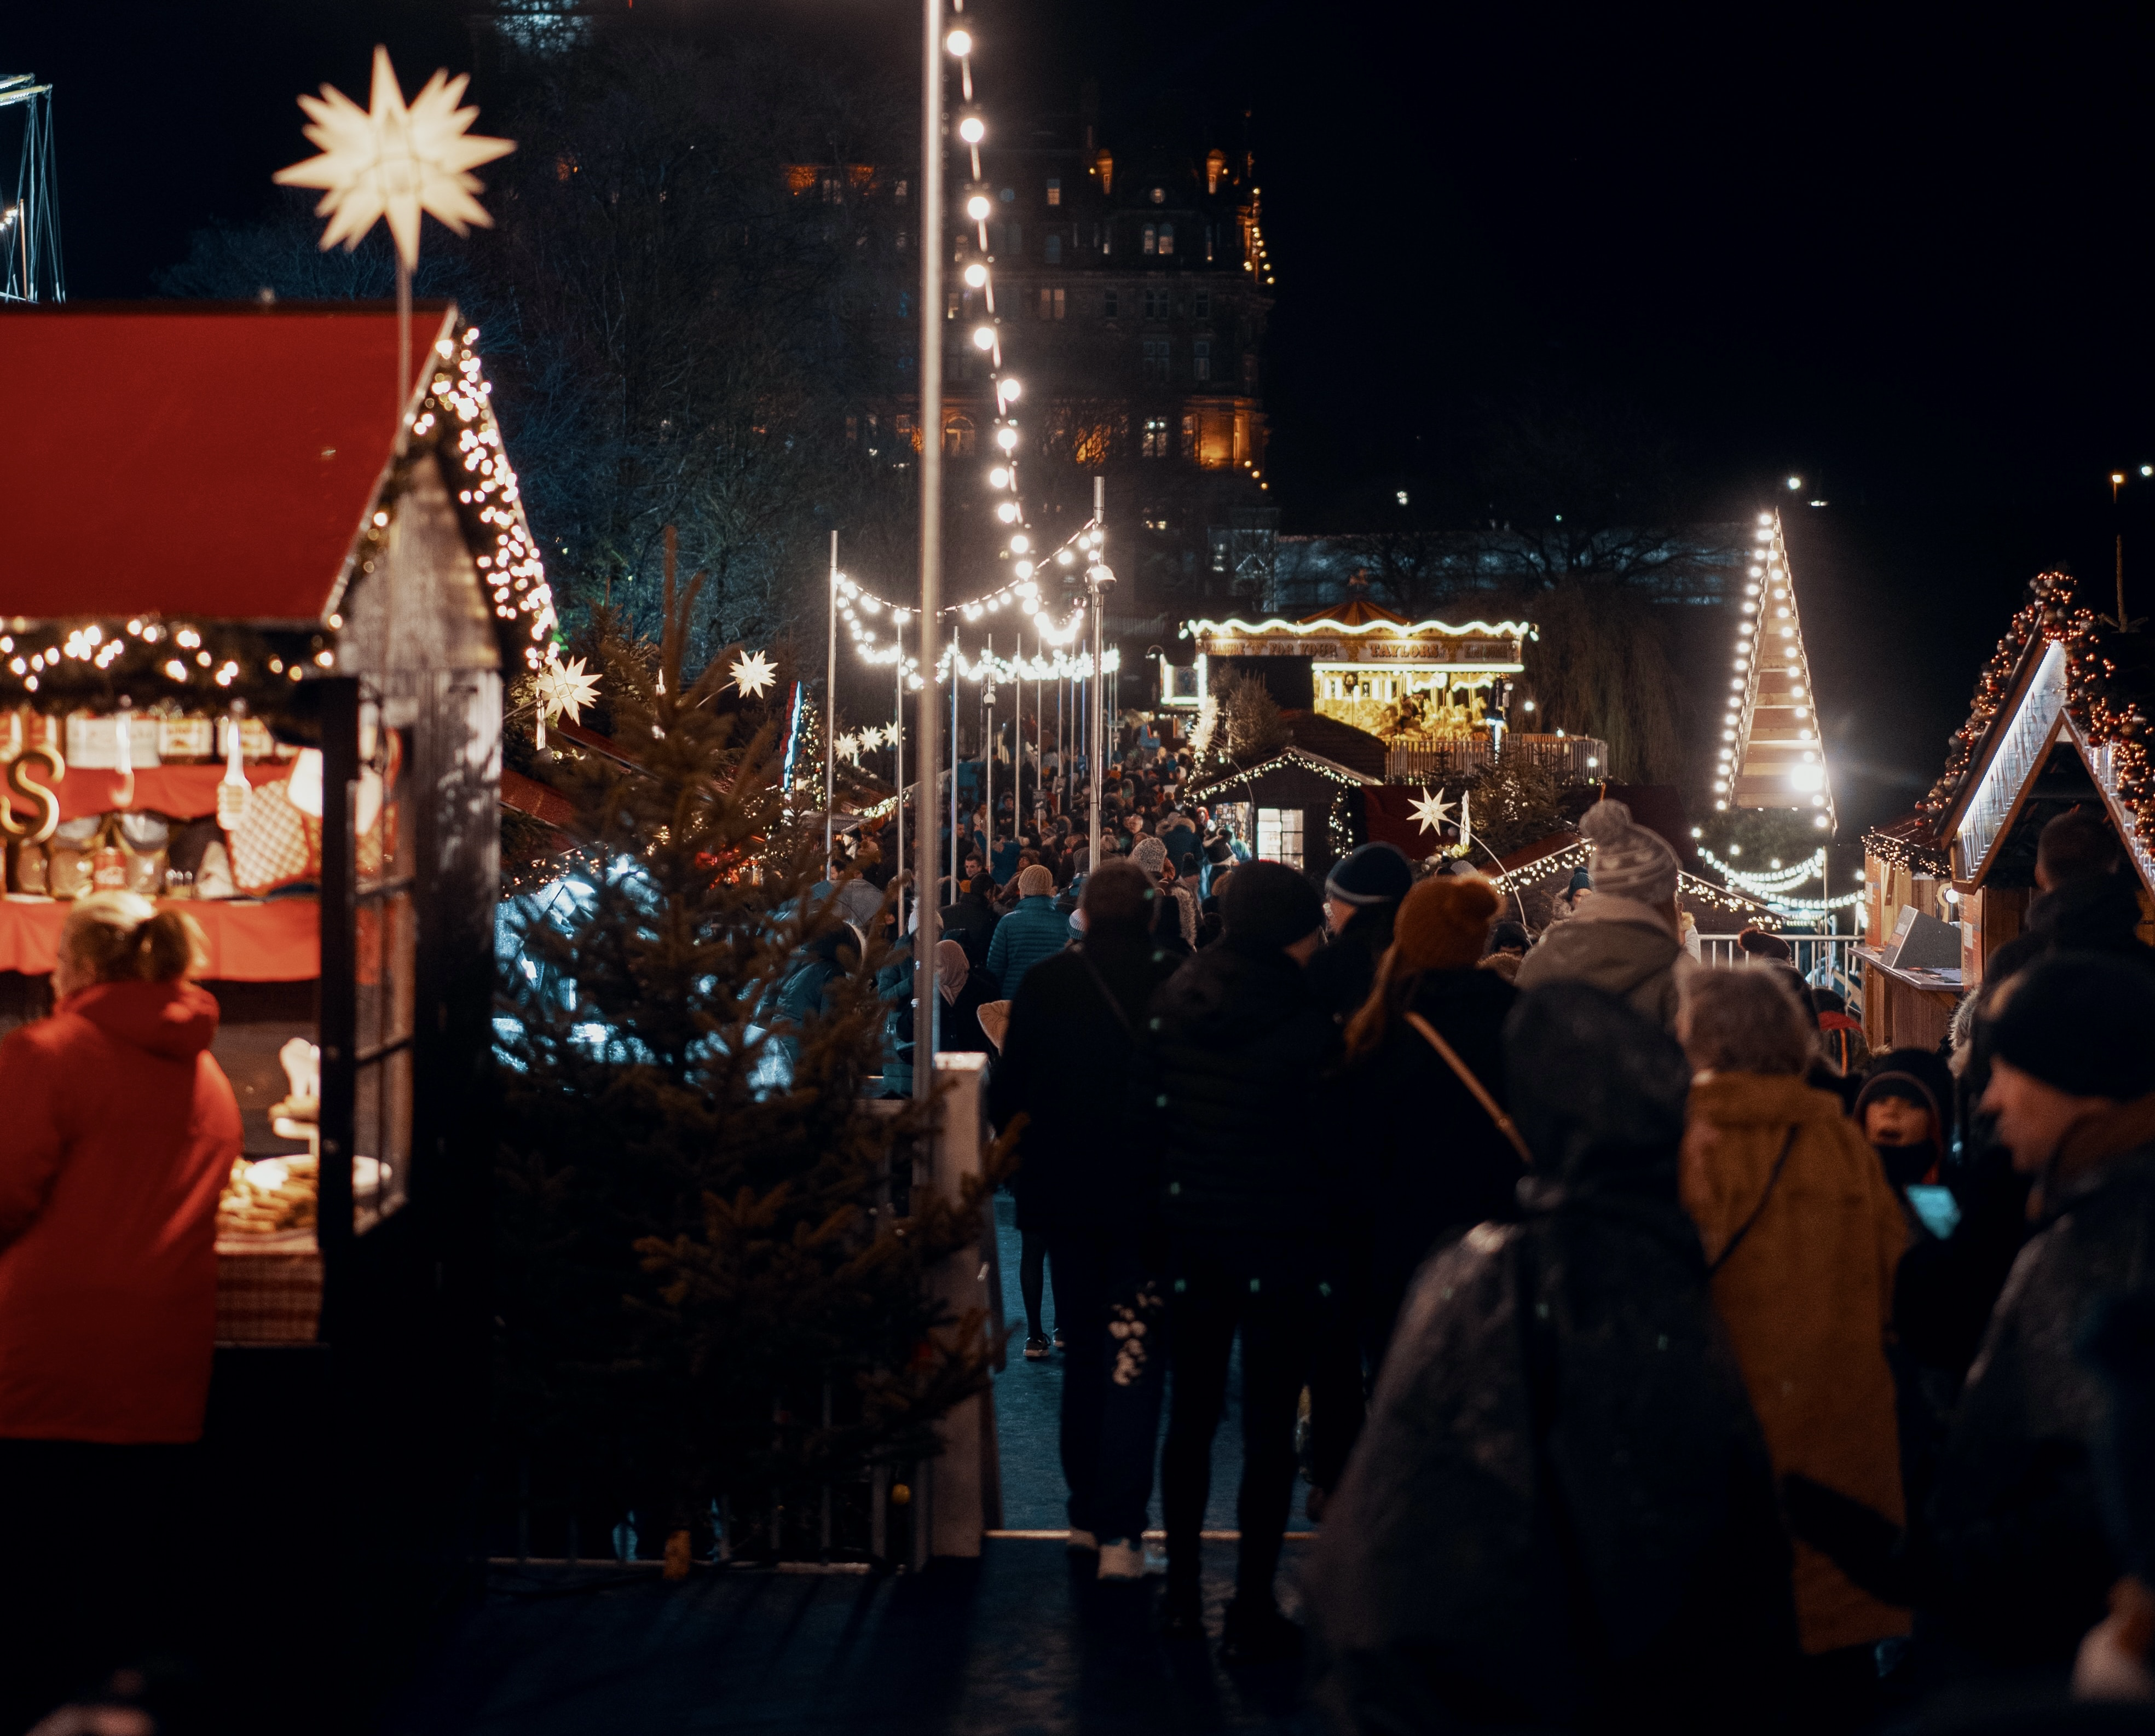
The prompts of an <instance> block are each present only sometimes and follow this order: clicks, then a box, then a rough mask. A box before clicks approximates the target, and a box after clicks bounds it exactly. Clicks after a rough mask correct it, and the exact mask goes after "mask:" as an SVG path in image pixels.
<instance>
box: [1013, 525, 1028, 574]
mask: <svg viewBox="0 0 2155 1736" xmlns="http://www.w3.org/2000/svg"><path fill="white" fill-rule="evenodd" d="M1031 546H1032V539H1031V537H1029V536H1027V535H1026V534H1025V532H1024V531H1022V530H1021V531H1019V532H1018V534H1017V535H1015V536H1013V537H1012V538H1011V553H1012V554H1013V555H1022V554H1023V553H1024V552H1025V551H1026V550H1027V549H1029V548H1031ZM1026 571H1028V572H1029V571H1031V568H1030V567H1029V566H1028V567H1027V568H1026ZM1021 576H1022V575H1021Z"/></svg>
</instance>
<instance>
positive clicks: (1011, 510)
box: [996, 500, 1017, 525]
mask: <svg viewBox="0 0 2155 1736" xmlns="http://www.w3.org/2000/svg"><path fill="white" fill-rule="evenodd" d="M996 517H997V518H999V519H1001V520H1002V521H1003V522H1004V523H1005V524H1006V525H1015V524H1016V522H1017V502H1016V501H1015V500H1006V501H1004V502H1003V504H1001V505H1000V506H998V507H997V508H996Z"/></svg>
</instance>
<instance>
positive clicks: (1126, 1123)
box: [988, 862, 1175, 1579]
mask: <svg viewBox="0 0 2155 1736" xmlns="http://www.w3.org/2000/svg"><path fill="white" fill-rule="evenodd" d="M1155 901H1156V894H1155V893H1154V888H1153V886H1152V883H1151V882H1150V881H1149V880H1148V879H1147V878H1145V876H1144V873H1143V871H1142V870H1140V869H1139V868H1134V867H1133V866H1131V865H1130V864H1129V863H1120V862H1108V863H1102V864H1101V866H1100V868H1098V870H1097V871H1096V872H1095V873H1093V874H1091V875H1089V876H1088V877H1087V879H1086V881H1085V890H1084V894H1083V901H1082V903H1081V904H1080V906H1079V908H1080V909H1081V910H1082V911H1083V915H1084V920H1085V936H1084V939H1083V941H1082V942H1081V943H1080V944H1079V945H1077V946H1076V947H1073V948H1070V949H1067V950H1064V951H1062V952H1059V953H1057V954H1055V955H1053V956H1052V957H1051V958H1048V959H1045V960H1042V962H1040V963H1039V964H1037V965H1034V966H1033V967H1032V968H1031V970H1027V971H1026V973H1025V980H1024V981H1022V982H1021V983H1020V984H1019V985H1018V990H1017V994H1016V998H1015V1000H1014V1001H1013V1002H1012V1005H1011V1016H1010V1027H1009V1029H1008V1030H1007V1031H1006V1032H1005V1034H1004V1043H1003V1053H1002V1059H1001V1062H1000V1063H998V1064H997V1065H996V1069H995V1073H994V1076H993V1078H991V1080H990V1083H989V1090H988V1104H989V1111H990V1115H991V1116H992V1118H993V1119H994V1121H995V1123H996V1125H997V1126H998V1127H1000V1128H1005V1129H1007V1128H1009V1127H1010V1126H1011V1125H1012V1124H1014V1123H1016V1121H1017V1119H1019V1118H1020V1117H1021V1116H1022V1117H1023V1118H1024V1121H1025V1125H1024V1127H1023V1129H1022V1130H1021V1132H1020V1133H1019V1134H1018V1146H1017V1155H1018V1170H1017V1174H1016V1178H1015V1180H1013V1182H1012V1191H1013V1192H1015V1194H1016V1196H1017V1221H1018V1226H1019V1228H1020V1230H1021V1232H1023V1233H1024V1234H1025V1235H1026V1237H1043V1238H1044V1239H1045V1242H1046V1247H1047V1266H1048V1271H1049V1273H1050V1274H1051V1276H1052V1280H1053V1283H1054V1287H1055V1315H1056V1324H1057V1328H1058V1329H1060V1330H1061V1331H1062V1334H1063V1339H1064V1349H1065V1353H1066V1361H1065V1365H1064V1369H1063V1376H1062V1472H1063V1477H1064V1480H1065V1481H1066V1482H1067V1483H1068V1485H1069V1488H1070V1503H1069V1517H1070V1542H1071V1544H1072V1547H1073V1548H1077V1549H1092V1548H1093V1547H1095V1546H1098V1548H1099V1549H1100V1552H1101V1571H1102V1576H1103V1578H1108V1579H1129V1578H1135V1577H1137V1576H1138V1575H1140V1574H1141V1573H1142V1572H1143V1571H1144V1552H1143V1551H1144V1544H1143V1538H1144V1526H1145V1509H1146V1508H1147V1506H1148V1505H1149V1503H1150V1501H1151V1499H1152V1468H1153V1459H1154V1451H1155V1447H1156V1443H1157V1438H1158V1434H1159V1398H1160V1387H1161V1383H1162V1376H1163V1375H1164V1373H1165V1349H1164V1347H1163V1348H1162V1349H1160V1350H1159V1351H1158V1352H1155V1351H1154V1349H1153V1345H1154V1344H1158V1343H1159V1339H1161V1338H1162V1337H1164V1336H1165V1303H1164V1302H1163V1300H1162V1298H1161V1296H1160V1293H1159V1282H1158V1274H1159V1257H1158V1254H1157V1252H1156V1244H1157V1241H1158V1237H1157V1235H1156V1234H1154V1235H1153V1236H1151V1237H1148V1235H1147V1231H1148V1229H1149V1228H1152V1227H1154V1226H1155V1225H1156V1216H1157V1206H1156V1201H1157V1194H1158V1172H1157V1168H1156V1165H1155V1164H1154V1154H1153V1152H1152V1150H1150V1148H1149V1146H1148V1145H1146V1144H1145V1142H1144V1141H1143V1140H1139V1139H1132V1138H1131V1136H1130V1134H1131V1124H1132V1122H1133V1119H1134V1115H1133V1109H1134V1104H1133V1100H1132V1098H1131V1095H1130V1093H1131V1091H1132V1089H1133V1087H1132V1084H1131V1079H1132V1075H1133V1067H1132V1062H1133V1057H1134V1053H1135V1052H1136V1049H1137V1045H1138V1037H1139V1032H1140V1031H1141V1030H1142V1029H1143V1025H1144V1010H1145V1006H1146V1003H1147V1002H1148V1001H1149V1000H1150V999H1151V997H1152V995H1153V993H1154V990H1155V989H1157V988H1158V987H1159V985H1160V984H1161V983H1162V982H1163V981H1165V980H1166V978H1167V976H1169V974H1170V972H1171V971H1172V970H1174V968H1175V965H1174V961H1173V960H1170V959H1169V958H1167V957H1166V956H1165V955H1163V954H1162V953H1160V952H1159V950H1157V949H1156V948H1155V947H1154V945H1152V943H1151V942H1150V940H1149V939H1148V938H1147V933H1146V930H1147V928H1148V926H1149V920H1150V918H1151V915H1152V912H1153V908H1154V903H1155ZM1148 1244H1151V1245H1148ZM1115 1326H1120V1327H1122V1328H1123V1331H1122V1332H1120V1333H1119V1334H1118V1333H1115V1332H1114V1331H1113V1330H1112V1329H1113V1327H1115ZM1043 1348H1044V1347H1043Z"/></svg>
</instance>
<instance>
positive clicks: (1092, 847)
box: [1085, 476, 1115, 873]
mask: <svg viewBox="0 0 2155 1736" xmlns="http://www.w3.org/2000/svg"><path fill="white" fill-rule="evenodd" d="M1107 515H1108V479H1107V478H1106V477H1104V476H1095V477H1094V478H1093V534H1094V535H1096V536H1097V535H1099V533H1100V532H1101V530H1103V528H1104V524H1103V521H1104V520H1105V519H1106V518H1107ZM1100 554H1101V551H1100V548H1099V546H1098V544H1095V545H1094V546H1093V549H1092V551H1091V558H1090V559H1089V560H1088V561H1087V562H1086V565H1085V588H1086V591H1087V593H1088V595H1089V596H1090V597H1091V598H1092V602H1093V703H1092V704H1091V705H1090V706H1089V707H1088V708H1087V714H1086V718H1085V735H1086V741H1085V760H1086V769H1087V771H1089V772H1091V774H1092V777H1093V804H1092V807H1093V812H1092V837H1091V841H1090V842H1089V843H1088V845H1087V847H1086V854H1085V865H1086V870H1087V872H1088V873H1096V872H1098V868H1099V866H1100V785H1101V782H1102V781H1103V779H1104V778H1105V777H1106V776H1107V766H1106V763H1105V762H1104V760H1103V759H1102V757H1101V747H1100V699H1101V695H1102V694H1103V691H1104V689H1103V687H1102V685H1101V672H1100V663H1101V659H1102V657H1103V654H1104V651H1105V646H1104V643H1103V637H1102V633H1101V630H1100V609H1101V602H1102V599H1103V597H1105V596H1106V595H1107V591H1108V586H1111V585H1113V583H1114V582H1115V576H1114V574H1113V573H1112V572H1109V571H1108V569H1107V567H1106V566H1104V565H1103V563H1102V561H1101V560H1100Z"/></svg>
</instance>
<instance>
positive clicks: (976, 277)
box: [965, 199, 988, 289]
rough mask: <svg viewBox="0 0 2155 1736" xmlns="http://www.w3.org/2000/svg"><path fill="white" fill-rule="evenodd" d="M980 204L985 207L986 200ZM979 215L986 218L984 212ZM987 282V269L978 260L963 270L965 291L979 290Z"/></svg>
mask: <svg viewBox="0 0 2155 1736" xmlns="http://www.w3.org/2000/svg"><path fill="white" fill-rule="evenodd" d="M986 202H987V201H986V200H985V199H983V200H982V201H981V203H982V204H983V205H985V204H986ZM980 214H981V215H982V216H983V217H985V216H986V215H987V213H985V211H983V212H982V213H980ZM987 280H988V268H987V267H986V266H985V265H983V264H980V261H979V260H977V259H975V261H974V262H973V263H972V264H970V265H968V266H967V267H966V268H965V287H966V288H967V289H979V288H980V286H981V285H982V284H985V283H986V282H987Z"/></svg>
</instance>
